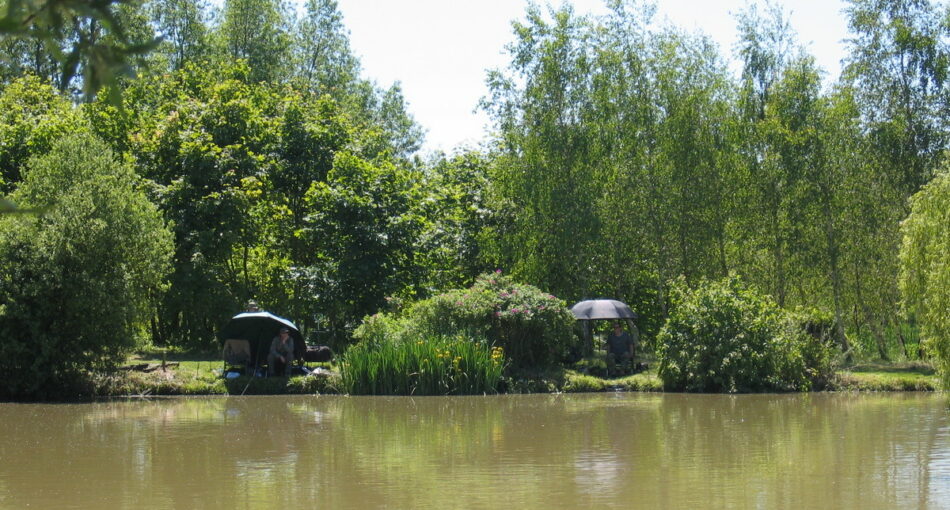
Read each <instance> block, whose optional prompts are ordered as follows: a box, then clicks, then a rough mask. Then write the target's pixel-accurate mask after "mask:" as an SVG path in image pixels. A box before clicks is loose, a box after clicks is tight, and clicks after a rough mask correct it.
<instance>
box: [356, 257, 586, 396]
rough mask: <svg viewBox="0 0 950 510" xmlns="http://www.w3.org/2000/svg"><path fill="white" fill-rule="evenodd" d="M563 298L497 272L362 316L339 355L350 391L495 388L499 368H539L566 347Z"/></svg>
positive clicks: (569, 335) (569, 338)
mask: <svg viewBox="0 0 950 510" xmlns="http://www.w3.org/2000/svg"><path fill="white" fill-rule="evenodd" d="M573 324H574V317H573V315H571V312H570V311H569V310H568V309H567V307H566V306H565V304H564V302H563V301H561V300H559V299H557V298H555V297H554V296H551V295H550V294H545V293H543V292H541V291H540V290H538V289H537V288H535V287H532V286H530V285H522V284H518V283H515V282H514V281H512V279H511V278H510V277H508V276H504V275H502V274H501V273H497V272H496V273H489V274H485V275H482V276H480V277H478V279H477V280H476V282H475V284H474V285H473V286H472V287H471V288H469V289H465V290H454V291H450V292H447V293H444V294H441V295H438V296H435V297H433V298H430V299H427V300H424V301H420V302H418V303H415V304H413V305H411V306H409V307H408V308H406V309H405V310H403V311H402V312H401V313H393V314H377V315H374V316H372V317H368V318H367V319H366V320H365V321H364V322H363V324H362V325H361V326H360V327H359V328H357V330H356V332H355V337H356V338H357V340H358V343H357V344H356V345H354V346H353V347H351V348H350V349H349V350H348V351H347V352H346V354H345V356H344V361H343V367H342V378H343V385H344V388H345V390H346V391H347V392H350V393H371V394H380V393H393V394H432V393H435V394H454V393H485V392H491V391H495V389H496V388H497V385H498V382H499V380H500V377H501V374H502V371H503V369H504V368H505V367H506V366H511V367H514V368H527V367H544V366H548V365H550V364H552V363H554V362H557V361H560V360H561V359H562V358H563V357H564V356H565V355H566V354H567V353H568V352H569V350H570V349H571V348H572V347H573V343H574V342H575V336H574V334H573V331H572V326H573Z"/></svg>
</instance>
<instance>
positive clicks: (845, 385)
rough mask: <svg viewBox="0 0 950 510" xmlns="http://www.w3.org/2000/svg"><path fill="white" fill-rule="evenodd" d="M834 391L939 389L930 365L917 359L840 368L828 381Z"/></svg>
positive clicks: (936, 378) (938, 383) (938, 381)
mask: <svg viewBox="0 0 950 510" xmlns="http://www.w3.org/2000/svg"><path fill="white" fill-rule="evenodd" d="M831 389H833V390H836V391H939V390H940V379H939V378H938V377H937V376H936V373H935V371H934V368H933V366H931V365H929V364H926V363H920V362H911V363H893V364H890V363H889V364H883V363H867V364H859V365H854V366H852V367H848V368H846V369H842V370H839V371H838V373H837V374H835V377H834V379H833V380H832V381H831Z"/></svg>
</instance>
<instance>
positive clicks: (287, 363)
mask: <svg viewBox="0 0 950 510" xmlns="http://www.w3.org/2000/svg"><path fill="white" fill-rule="evenodd" d="M278 361H280V363H281V364H282V365H283V367H284V375H285V376H289V375H290V367H291V366H292V365H293V364H294V339H293V338H291V337H290V330H289V329H287V328H280V333H278V334H277V336H275V337H274V339H273V340H271V342H270V352H268V353H267V374H268V375H274V372H275V370H274V369H275V367H276V365H277V362H278Z"/></svg>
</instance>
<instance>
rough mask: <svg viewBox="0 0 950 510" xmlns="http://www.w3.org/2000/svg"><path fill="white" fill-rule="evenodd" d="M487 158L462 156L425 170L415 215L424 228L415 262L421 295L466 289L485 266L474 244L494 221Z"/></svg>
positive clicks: (439, 160) (470, 154) (479, 244)
mask: <svg viewBox="0 0 950 510" xmlns="http://www.w3.org/2000/svg"><path fill="white" fill-rule="evenodd" d="M489 164H490V156H489V155H487V154H483V153H481V152H477V151H465V152H459V153H457V154H454V155H453V156H451V157H445V156H442V155H440V156H439V157H438V158H437V159H436V160H435V161H432V162H430V163H429V164H428V165H426V169H425V176H424V179H423V180H422V183H421V186H422V188H423V193H424V198H423V199H422V200H421V201H420V202H419V209H418V214H419V215H420V216H421V218H422V219H423V221H424V222H425V223H424V229H423V231H422V233H421V237H420V239H419V244H418V246H417V250H416V254H415V259H416V264H417V265H418V266H420V268H419V269H420V271H422V272H424V273H425V274H426V276H425V277H424V283H422V285H423V287H424V289H423V293H424V294H430V295H431V294H433V293H434V292H438V291H444V290H447V289H453V288H459V287H463V286H467V285H470V284H471V283H472V282H473V281H474V279H475V277H476V276H477V275H479V274H480V273H484V272H487V271H488V270H490V269H492V268H490V267H487V262H486V261H485V256H484V254H483V253H482V246H483V244H484V241H483V240H481V239H480V237H481V235H482V234H483V232H484V231H485V230H486V227H488V226H489V225H494V224H495V222H496V217H495V214H494V212H493V211H492V210H491V208H490V205H489V203H488V202H489V198H488V196H487V188H488V186H489V181H488V165H489Z"/></svg>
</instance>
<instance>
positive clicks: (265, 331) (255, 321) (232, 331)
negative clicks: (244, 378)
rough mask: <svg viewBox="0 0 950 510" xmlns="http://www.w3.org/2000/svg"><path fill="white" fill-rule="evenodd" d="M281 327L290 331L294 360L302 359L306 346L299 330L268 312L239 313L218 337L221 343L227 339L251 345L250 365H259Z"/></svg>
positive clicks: (292, 324) (264, 358) (265, 356)
mask: <svg viewBox="0 0 950 510" xmlns="http://www.w3.org/2000/svg"><path fill="white" fill-rule="evenodd" d="M283 327H286V328H287V329H289V330H290V337H291V338H293V339H294V358H296V359H303V356H304V353H306V352H307V345H306V344H305V343H304V340H303V335H301V334H300V330H299V329H297V326H295V325H294V323H293V322H291V321H290V320H289V319H285V318H283V317H278V316H277V315H274V314H272V313H270V312H246V313H239V314H237V315H235V316H234V317H232V318H231V320H229V321H228V323H227V324H225V326H224V327H223V328H221V332H220V333H219V334H218V336H219V338H221V341H222V342H223V341H225V340H227V339H229V338H238V339H242V340H247V341H248V342H249V343H250V344H251V364H252V365H260V364H261V362H262V361H264V360H266V359H267V351H268V350H270V342H271V340H272V339H273V338H274V337H275V336H277V334H278V333H279V332H280V328H283Z"/></svg>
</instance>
